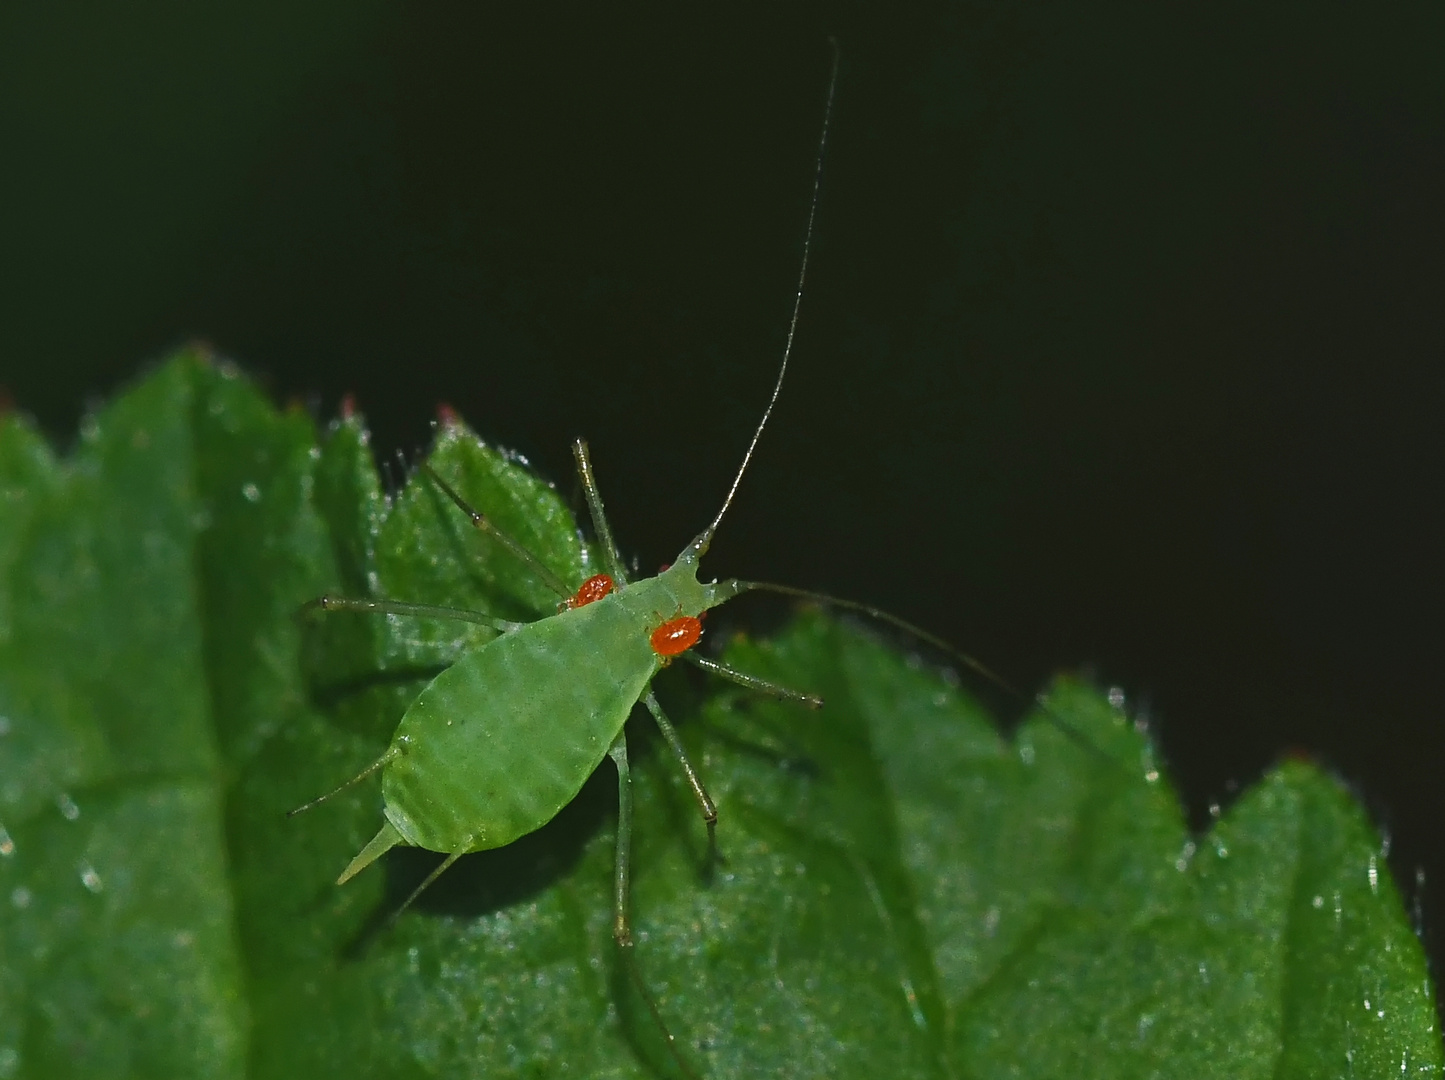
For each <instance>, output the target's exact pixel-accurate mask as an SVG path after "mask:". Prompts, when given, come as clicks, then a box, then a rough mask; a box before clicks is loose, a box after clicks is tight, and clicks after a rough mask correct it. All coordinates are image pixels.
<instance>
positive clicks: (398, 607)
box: [297, 596, 526, 634]
mask: <svg viewBox="0 0 1445 1080" xmlns="http://www.w3.org/2000/svg"><path fill="white" fill-rule="evenodd" d="M310 611H360V612H363V613H365V614H369V615H412V616H416V617H417V618H421V619H451V620H453V621H455V622H469V623H476V624H477V625H478V626H489V627H491V628H492V629H493V630H495V631H496V632H497V633H499V634H508V633H511V632H512V631H513V630H516V629H517V628H518V627H520V626H525V625H526V623H519V622H512V621H510V620H508V619H499V618H497V617H496V616H495V615H488V614H486V613H485V612H481V611H472V610H471V609H469V608H454V607H439V606H437V605H436V604H409V603H407V602H406V601H404V600H348V599H346V598H345V597H341V596H318V597H317V598H316V599H315V600H309V601H307V602H306V603H304V604H302V605H301V610H300V611H299V612H298V613H297V614H298V615H305V614H306V613H307V612H310Z"/></svg>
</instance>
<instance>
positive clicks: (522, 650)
mask: <svg viewBox="0 0 1445 1080" xmlns="http://www.w3.org/2000/svg"><path fill="white" fill-rule="evenodd" d="M837 70H838V58H837V49H836V44H835V47H834V57H833V78H832V80H831V81H830V83H829V89H828V103H827V107H826V110H825V115H824V122H823V135H822V138H821V139H820V140H819V147H818V167H817V169H816V170H815V172H814V179H813V195H812V203H811V207H810V209H809V214H808V224H807V229H806V232H805V238H804V245H803V260H802V267H801V269H800V271H799V275H798V290H797V294H796V295H795V297H794V302H793V314H792V320H791V322H790V323H789V327H788V336H787V344H786V345H785V347H784V349H783V357H782V362H781V364H780V365H779V368H778V374H777V379H776V381H775V382H774V384H773V393H772V397H771V398H770V399H769V401H768V405H767V407H766V409H764V411H763V415H762V419H761V420H760V421H759V422H758V426H757V428H756V429H755V430H754V432H753V437H752V441H751V442H750V443H749V445H748V448H747V451H746V452H745V453H744V455H743V460H742V464H741V465H740V466H739V468H738V471H737V474H736V475H735V476H734V478H733V482H732V486H731V487H730V488H729V490H728V492H727V495H726V497H725V498H724V499H723V504H722V508H721V509H720V510H719V511H718V513H717V516H716V517H715V518H713V520H712V523H711V524H709V525H708V527H707V528H706V529H704V530H703V531H702V532H701V533H699V534H698V536H697V537H696V538H695V539H694V540H693V541H692V542H691V543H690V544H688V545H687V547H685V548H683V550H682V552H681V553H680V554H679V555H678V557H677V558H676V559H675V560H674V561H673V562H672V564H671V565H670V566H669V567H667V568H666V569H664V570H663V571H662V572H661V573H659V574H657V575H656V576H655V577H651V578H647V579H644V580H639V581H635V582H629V580H628V575H627V570H626V567H625V565H624V562H623V559H622V557H621V555H620V554H619V553H618V551H617V547H616V545H615V544H614V542H613V540H612V532H611V528H610V527H609V525H608V523H607V516H606V513H605V512H604V510H603V505H602V496H601V494H600V492H599V490H598V487H597V482H596V479H595V477H594V476H593V473H592V465H591V461H590V458H589V455H588V451H587V445H586V443H584V442H582V441H581V440H578V441H577V442H576V443H574V445H573V452H574V455H575V457H576V459H577V467H578V472H579V474H580V476H581V479H582V486H583V490H584V492H585V494H586V497H587V504H588V509H589V511H590V513H591V517H592V523H593V527H594V530H595V532H596V534H597V543H598V547H599V548H600V549H601V555H602V561H603V563H604V566H605V568H606V570H607V573H605V574H595V575H593V576H592V577H590V578H588V579H587V580H586V581H583V582H580V583H575V584H574V583H568V582H563V581H561V580H560V579H559V578H558V577H557V576H556V575H555V574H554V573H553V571H551V570H550V569H549V568H548V567H547V566H546V565H545V564H543V563H542V561H541V560H540V559H538V558H537V557H536V556H535V555H533V554H532V553H531V552H530V551H528V550H527V549H526V548H525V547H523V546H522V545H521V544H519V543H518V542H517V541H515V540H514V539H512V538H511V537H510V536H508V535H506V534H505V533H503V532H502V531H501V530H500V529H498V528H497V527H496V525H494V524H493V523H492V522H491V521H490V520H489V519H488V518H487V517H486V515H485V514H483V513H481V512H479V511H478V510H475V509H473V508H472V507H471V506H470V505H469V504H468V503H467V502H466V500H465V499H464V498H463V497H462V496H461V495H460V494H459V493H458V492H456V491H455V490H453V489H452V487H451V486H450V485H449V484H448V483H447V482H446V480H445V479H443V478H442V477H441V476H439V475H437V473H436V472H435V471H433V470H432V469H431V468H430V466H426V465H424V466H423V469H424V470H425V472H426V474H427V475H428V476H429V477H430V479H431V480H432V482H434V483H435V484H436V485H437V486H438V487H439V488H440V489H441V490H442V491H444V492H445V493H446V494H447V496H448V497H449V498H450V499H451V500H452V502H454V503H455V504H456V505H457V507H458V508H460V510H461V511H462V512H463V513H465V514H467V515H468V516H469V517H470V518H471V521H472V524H473V525H474V526H475V527H476V528H477V529H478V530H479V531H481V532H485V533H488V534H489V535H490V536H491V537H492V539H493V540H494V541H495V542H497V543H500V544H501V545H502V546H503V547H504V548H506V549H507V550H509V551H510V552H512V554H513V555H514V556H515V557H516V558H517V560H518V561H519V562H520V563H522V564H525V565H526V566H527V567H529V568H530V570H531V571H532V573H533V574H534V575H535V576H536V577H537V578H538V579H539V580H540V581H542V582H543V583H545V584H546V585H547V586H548V587H550V588H551V589H552V591H553V592H555V593H556V594H557V597H558V601H559V603H558V608H557V613H556V614H555V615H550V616H548V617H546V618H543V619H539V620H538V621H536V622H532V623H514V622H510V621H507V620H504V619H498V618H496V617H494V616H492V615H490V614H488V613H486V612H480V611H469V610H464V609H459V608H448V607H438V606H434V605H428V604H415V603H410V602H407V601H401V600H391V599H365V600H363V599H345V598H333V597H321V598H320V599H318V600H315V601H313V602H312V604H311V605H308V606H309V607H312V608H319V609H321V610H326V611H356V612H369V613H373V614H388V615H401V616H409V617H420V618H432V619H455V620H461V621H465V622H470V623H473V624H477V625H480V626H483V627H487V628H490V630H491V631H492V632H493V633H494V634H495V635H496V636H494V637H492V638H491V639H490V640H488V641H485V642H483V643H482V644H480V645H477V646H474V647H473V648H472V649H470V650H469V651H468V652H466V653H464V654H463V655H462V656H461V657H460V658H459V659H458V660H457V661H456V662H455V663H453V664H452V665H451V666H450V667H448V668H447V669H446V670H444V671H443V672H441V674H439V675H437V676H436V678H434V679H433V680H432V681H431V682H430V683H429V684H428V685H427V686H426V688H425V689H423V690H422V692H421V693H420V695H418V697H417V698H416V699H415V700H414V701H413V703H412V704H411V706H410V707H409V708H408V709H407V711H406V713H405V714H404V715H403V716H402V719H401V722H400V724H399V725H398V727H397V729H396V733H395V735H394V737H393V738H392V741H391V744H390V746H389V747H388V748H387V750H386V752H385V753H384V754H383V755H382V756H381V757H380V758H378V759H377V760H376V761H375V762H374V763H373V764H372V765H371V766H370V767H368V768H367V769H366V770H365V771H363V772H362V773H361V774H360V775H359V776H356V777H353V778H352V779H351V780H349V781H347V783H346V784H343V785H342V786H341V787H340V788H338V789H336V791H333V792H331V793H330V794H328V795H323V796H322V797H321V798H320V799H316V800H314V801H313V802H310V803H307V804H306V806H302V807H299V808H298V810H296V811H292V812H293V813H297V812H299V811H300V810H305V809H308V808H309V807H311V806H314V805H316V803H319V802H322V801H324V800H325V799H328V798H330V797H331V795H334V794H336V793H337V792H339V791H341V790H343V789H344V788H346V787H349V786H350V785H351V784H353V783H356V782H357V781H359V780H362V779H364V778H366V777H368V776H370V775H371V774H372V773H375V772H378V771H380V772H381V773H382V785H381V786H382V795H383V801H384V817H385V821H384V824H383V825H382V826H381V830H380V831H379V832H378V833H377V834H376V836H375V837H374V838H373V839H372V840H371V841H370V842H369V843H368V844H367V845H366V846H365V847H364V848H362V850H361V851H360V852H359V853H358V854H357V855H356V857H355V858H354V859H352V861H351V863H350V865H349V866H347V868H346V870H345V871H344V872H343V873H342V875H341V878H340V881H341V882H345V881H346V880H348V879H349V878H351V877H352V876H353V875H354V874H356V873H358V872H359V871H361V870H362V869H364V868H365V867H366V866H368V865H370V864H371V863H372V862H375V861H376V859H378V858H379V857H380V856H381V855H382V854H383V853H385V852H386V851H387V850H389V849H390V848H392V847H395V846H397V845H398V844H405V845H412V846H415V847H421V848H426V849H429V850H432V851H439V852H444V853H445V854H446V859H445V860H444V861H443V862H442V863H441V864H440V865H439V866H438V867H437V868H436V869H435V870H434V871H433V872H432V873H431V874H430V875H429V876H428V877H427V879H426V880H425V881H423V882H422V884H421V885H420V886H418V888H417V889H416V890H415V891H414V892H413V893H412V896H411V897H410V898H408V900H407V904H409V903H410V902H411V900H412V899H414V898H415V897H416V896H417V895H418V894H419V893H420V892H421V891H422V890H423V889H425V888H426V887H427V886H428V885H429V884H431V882H432V881H434V880H435V879H436V878H437V876H439V875H440V874H441V873H442V872H443V871H445V870H446V869H447V867H449V866H450V865H451V864H452V863H453V862H455V861H456V859H458V858H460V857H461V856H462V855H464V854H466V853H468V852H473V851H483V850H487V849H490V848H497V847H501V846H503V845H505V844H509V843H511V842H512V841H513V840H516V839H517V838H518V837H521V836H524V835H526V834H527V833H530V832H532V831H534V830H536V829H538V828H540V827H541V826H543V825H545V824H546V823H547V822H549V821H551V820H552V818H554V817H555V816H556V815H557V813H558V812H559V811H560V810H561V809H562V808H563V807H564V806H565V805H566V804H567V803H568V802H570V801H571V800H572V798H573V797H574V796H575V795H576V794H577V793H578V791H580V790H581V788H582V785H583V784H584V783H585V782H586V781H587V778H588V777H589V776H591V775H592V773H593V772H594V771H595V770H596V769H597V767H598V766H599V765H600V764H601V762H602V758H603V757H604V756H610V757H611V758H612V760H613V762H614V764H615V765H616V767H617V779H618V822H617V846H616V852H617V858H616V864H615V869H614V920H613V936H614V937H615V939H616V940H617V943H618V944H619V945H621V946H624V955H625V956H630V950H629V949H627V948H625V947H627V946H630V945H631V944H632V934H631V929H630V923H629V914H628V907H629V903H628V896H629V891H630V888H629V881H630V871H629V864H630V849H631V824H632V789H631V779H630V771H629V767H628V761H627V742H626V736H625V733H624V730H623V729H624V725H625V723H626V721H627V717H628V714H629V713H631V711H632V709H633V707H634V706H635V705H637V704H638V703H639V702H640V703H642V704H643V705H645V706H646V708H647V710H648V711H649V712H650V713H651V714H652V716H653V718H654V719H655V720H656V722H657V725H658V727H659V729H660V730H661V732H662V734H663V737H664V738H665V739H666V740H667V742H668V744H669V745H670V746H671V748H672V750H673V752H674V753H675V754H676V756H677V759H678V762H679V764H680V765H681V766H682V769H683V772H684V773H685V774H686V776H687V780H688V783H689V785H690V786H691V788H692V791H693V795H694V796H695V798H696V800H697V803H698V807H699V809H700V810H701V812H702V816H703V819H704V821H705V822H706V823H707V826H708V834H709V840H711V838H712V833H713V826H714V825H715V823H716V821H717V810H716V808H715V806H714V804H713V801H712V799H711V798H710V797H709V795H708V793H707V790H706V789H705V788H704V786H703V784H702V781H701V780H700V779H699V777H698V775H697V772H696V771H695V770H694V769H693V767H692V764H691V763H690V762H689V761H688V758H687V752H686V750H685V749H684V747H683V744H682V742H681V740H680V739H679V738H678V737H677V733H676V731H674V730H673V727H672V724H671V722H670V721H669V720H668V718H667V715H666V714H665V713H664V712H663V710H662V707H661V706H660V705H659V704H658V701H657V699H656V697H654V696H653V694H652V690H651V683H652V679H653V677H654V676H655V675H656V674H657V673H658V671H659V670H660V669H661V668H662V667H665V666H666V665H667V664H669V663H671V662H672V661H673V660H674V659H675V658H678V657H682V658H684V659H687V660H689V661H691V662H692V663H694V664H696V665H697V666H699V667H702V668H704V669H705V670H708V671H711V672H713V673H714V674H717V675H721V676H723V677H725V678H729V679H732V680H733V681H735V682H738V683H740V684H742V685H744V686H746V687H749V688H750V689H753V690H757V691H760V692H762V693H766V694H771V695H773V696H776V697H780V698H784V699H787V700H792V701H796V702H799V703H802V704H805V705H809V706H812V707H815V708H816V707H818V706H820V705H821V704H822V702H821V700H819V699H818V698H816V697H812V696H811V695H808V694H804V693H800V692H798V691H794V690H789V689H787V688H784V687H780V686H776V685H774V684H772V683H769V682H767V681H765V680H763V679H759V678H757V677H755V676H752V675H748V674H746V673H743V672H740V671H735V670H733V669H731V668H728V667H726V666H725V665H723V664H719V663H717V662H715V661H712V660H708V659H705V658H703V657H700V656H698V655H697V654H696V653H695V652H693V651H691V650H692V648H693V646H694V645H696V644H697V642H698V640H699V638H700V637H701V634H702V622H701V619H702V616H703V614H704V613H705V612H706V611H707V610H708V609H709V608H712V607H716V606H717V605H718V604H721V603H724V602H726V601H728V600H730V599H732V598H733V597H735V596H737V595H739V594H740V593H743V592H746V591H749V590H752V589H766V590H773V591H777V592H782V593H786V594H790V595H813V594H807V593H803V592H801V591H800V590H795V589H790V588H786V587H783V586H774V585H767V584H762V583H758V582H747V581H739V580H728V581H721V582H712V583H703V582H700V581H699V580H698V576H697V574H698V564H699V561H700V560H701V559H702V556H703V555H704V554H705V553H706V552H707V549H708V546H709V545H710V544H711V542H712V538H713V535H714V534H715V533H716V531H717V528H718V525H719V523H720V522H721V521H722V518H723V515H724V514H725V513H726V512H727V509H728V507H729V506H730V505H731V504H732V500H733V496H734V495H735V494H736V493H737V490H738V485H739V483H740V482H741V480H742V477H743V473H744V472H745V471H746V470H747V466H748V462H749V461H750V460H751V459H752V455H753V451H754V450H755V449H756V448H757V444H758V439H759V438H760V437H761V435H762V433H763V429H764V427H766V425H767V422H768V418H769V416H771V415H772V410H773V406H774V405H775V404H776V402H777V399H778V393H779V391H780V390H781V389H782V385H783V377H784V375H785V374H786V373H787V369H788V355H789V353H790V352H791V350H792V344H793V336H794V333H795V332H796V329H797V323H798V311H799V306H800V303H801V299H802V293H803V280H804V278H805V276H806V273H807V266H808V251H809V248H810V246H811V242H812V233H813V218H814V216H815V214H816V212H817V205H818V187H819V175H820V173H821V167H822V157H823V146H824V144H825V143H826V139H827V131H828V116H829V114H831V111H832V102H833V89H834V86H835V85H836V79H837ZM822 599H827V598H822ZM838 603H841V604H842V605H843V606H845V607H852V608H855V609H858V610H863V611H871V609H869V608H866V607H864V606H863V605H856V604H850V603H848V602H846V601H839V602H838ZM882 617H884V618H890V617H888V616H882ZM892 621H896V620H892ZM403 907H405V905H403ZM628 970H629V972H630V973H631V974H632V975H633V977H634V979H635V981H636V982H637V985H638V989H639V990H640V991H641V992H642V994H643V996H644V998H645V999H646V1000H647V1001H648V1005H649V1007H650V1008H651V1010H652V1013H653V1016H654V1017H655V1019H656V1020H657V1022H658V1024H659V1026H660V1027H661V1028H662V1030H663V1032H664V1033H665V1034H666V1035H667V1039H668V1046H669V1047H670V1048H671V1049H672V1052H673V1055H674V1057H675V1059H676V1061H677V1063H678V1065H679V1066H680V1067H681V1068H682V1069H683V1071H684V1072H686V1073H688V1074H689V1075H695V1074H693V1072H692V1070H691V1068H690V1067H689V1066H688V1065H687V1062H686V1061H685V1060H684V1059H683V1057H682V1055H681V1054H680V1053H679V1052H678V1051H677V1049H676V1046H675V1044H674V1042H673V1036H672V1034H671V1032H670V1031H669V1030H668V1028H667V1025H666V1023H664V1022H663V1020H662V1016H661V1014H660V1012H659V1011H658V1010H657V1007H656V1005H655V1003H653V1001H652V999H651V996H650V995H649V994H648V993H647V989H646V986H645V984H644V983H643V981H642V979H641V976H640V975H639V974H638V973H637V969H636V967H635V966H634V965H632V964H631V962H630V960H629V961H628Z"/></svg>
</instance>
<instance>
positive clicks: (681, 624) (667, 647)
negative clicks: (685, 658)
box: [652, 615, 702, 657]
mask: <svg viewBox="0 0 1445 1080" xmlns="http://www.w3.org/2000/svg"><path fill="white" fill-rule="evenodd" d="M700 637H702V620H701V619H695V618H693V617H692V616H691V615H679V616H678V617H677V618H675V619H668V620H667V622H665V623H663V624H662V625H661V626H659V627H658V628H657V629H656V630H654V631H653V632H652V651H653V652H655V653H657V655H658V656H666V657H673V656H680V655H681V654H683V653H685V652H687V650H688V649H690V648H692V647H693V646H694V645H696V644H697V639H698V638H700Z"/></svg>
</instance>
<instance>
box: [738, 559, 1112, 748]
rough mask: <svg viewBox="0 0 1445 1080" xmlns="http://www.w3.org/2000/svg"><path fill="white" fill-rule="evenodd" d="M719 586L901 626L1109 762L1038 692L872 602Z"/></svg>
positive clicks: (759, 585) (767, 585)
mask: <svg viewBox="0 0 1445 1080" xmlns="http://www.w3.org/2000/svg"><path fill="white" fill-rule="evenodd" d="M719 587H720V588H726V590H727V593H726V595H728V596H739V595H741V594H742V593H745V592H770V593H778V594H780V595H782V596H791V597H793V598H794V599H798V600H812V601H814V602H816V603H819V604H826V605H827V606H829V607H834V608H838V609H839V610H841V611H853V612H856V613H858V614H859V615H865V616H867V617H868V618H870V619H874V620H876V621H878V622H881V623H884V624H886V625H888V626H891V627H893V628H894V629H896V630H901V631H903V632H904V633H905V634H908V635H909V636H911V637H914V638H917V639H918V640H919V641H921V642H923V643H924V644H925V645H928V646H930V647H931V648H934V649H937V650H938V651H939V652H941V653H943V654H944V655H945V656H949V657H951V658H952V659H954V660H955V661H957V662H958V663H959V664H961V665H963V666H964V667H966V668H967V669H968V670H969V671H972V672H973V673H974V674H975V675H977V676H978V677H979V678H981V679H984V680H985V681H987V682H989V683H992V684H993V685H994V686H996V687H998V688H999V689H1000V690H1002V691H1003V692H1004V693H1006V694H1009V695H1011V696H1012V697H1015V698H1017V699H1019V700H1020V701H1029V700H1032V701H1033V703H1034V704H1036V705H1037V706H1038V707H1039V708H1040V709H1042V710H1043V713H1044V715H1045V716H1046V717H1047V718H1048V720H1049V722H1050V723H1051V724H1053V725H1054V726H1055V727H1056V728H1058V729H1059V731H1060V732H1062V733H1063V734H1064V735H1065V736H1066V737H1067V738H1068V739H1069V740H1070V741H1071V742H1073V743H1075V744H1076V745H1078V746H1080V747H1082V748H1083V749H1084V750H1086V751H1088V752H1089V753H1090V754H1094V755H1096V756H1098V757H1101V758H1104V759H1106V760H1108V761H1110V762H1113V761H1114V758H1113V757H1112V756H1111V755H1110V754H1108V753H1106V752H1105V751H1104V750H1103V749H1101V748H1100V747H1099V745H1098V744H1097V743H1095V742H1094V740H1093V739H1091V738H1089V737H1088V736H1087V735H1085V734H1084V733H1083V732H1082V731H1081V730H1079V728H1078V727H1076V726H1075V725H1073V724H1071V723H1070V722H1069V721H1067V720H1065V719H1064V718H1063V717H1062V716H1060V715H1059V713H1058V712H1057V711H1056V710H1054V709H1053V708H1052V707H1051V706H1050V705H1049V703H1048V702H1047V701H1046V700H1045V699H1044V697H1043V695H1042V694H1039V695H1036V696H1035V697H1034V698H1032V699H1030V698H1029V696H1028V695H1027V694H1025V693H1024V692H1023V691H1022V690H1019V689H1018V688H1017V687H1016V686H1014V684H1013V683H1011V682H1009V681H1008V680H1007V679H1005V678H1004V677H1003V676H1002V675H1000V674H998V672H996V671H994V670H993V669H992V668H991V667H989V666H988V665H987V664H985V663H984V662H983V661H981V660H979V659H977V658H976V657H974V656H970V655H969V654H968V653H966V652H964V651H963V650H962V649H960V648H958V646H956V645H953V644H951V643H950V642H948V641H946V640H944V639H943V638H941V637H939V636H938V635H937V634H931V633H929V632H928V631H927V630H925V629H923V627H921V626H915V625H914V624H913V623H911V622H909V621H908V620H907V619H900V618H899V617H898V616H897V615H894V614H893V613H892V612H889V611H884V610H883V609H882V608H879V607H874V606H873V605H872V604H864V603H861V602H860V601H857V600H844V599H843V598H842V597H839V596H830V595H829V594H828V593H821V592H814V591H813V590H812V589H800V588H798V587H797V586H794V585H779V584H777V583H775V582H771V581H739V580H732V581H725V582H720V583H719Z"/></svg>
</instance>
